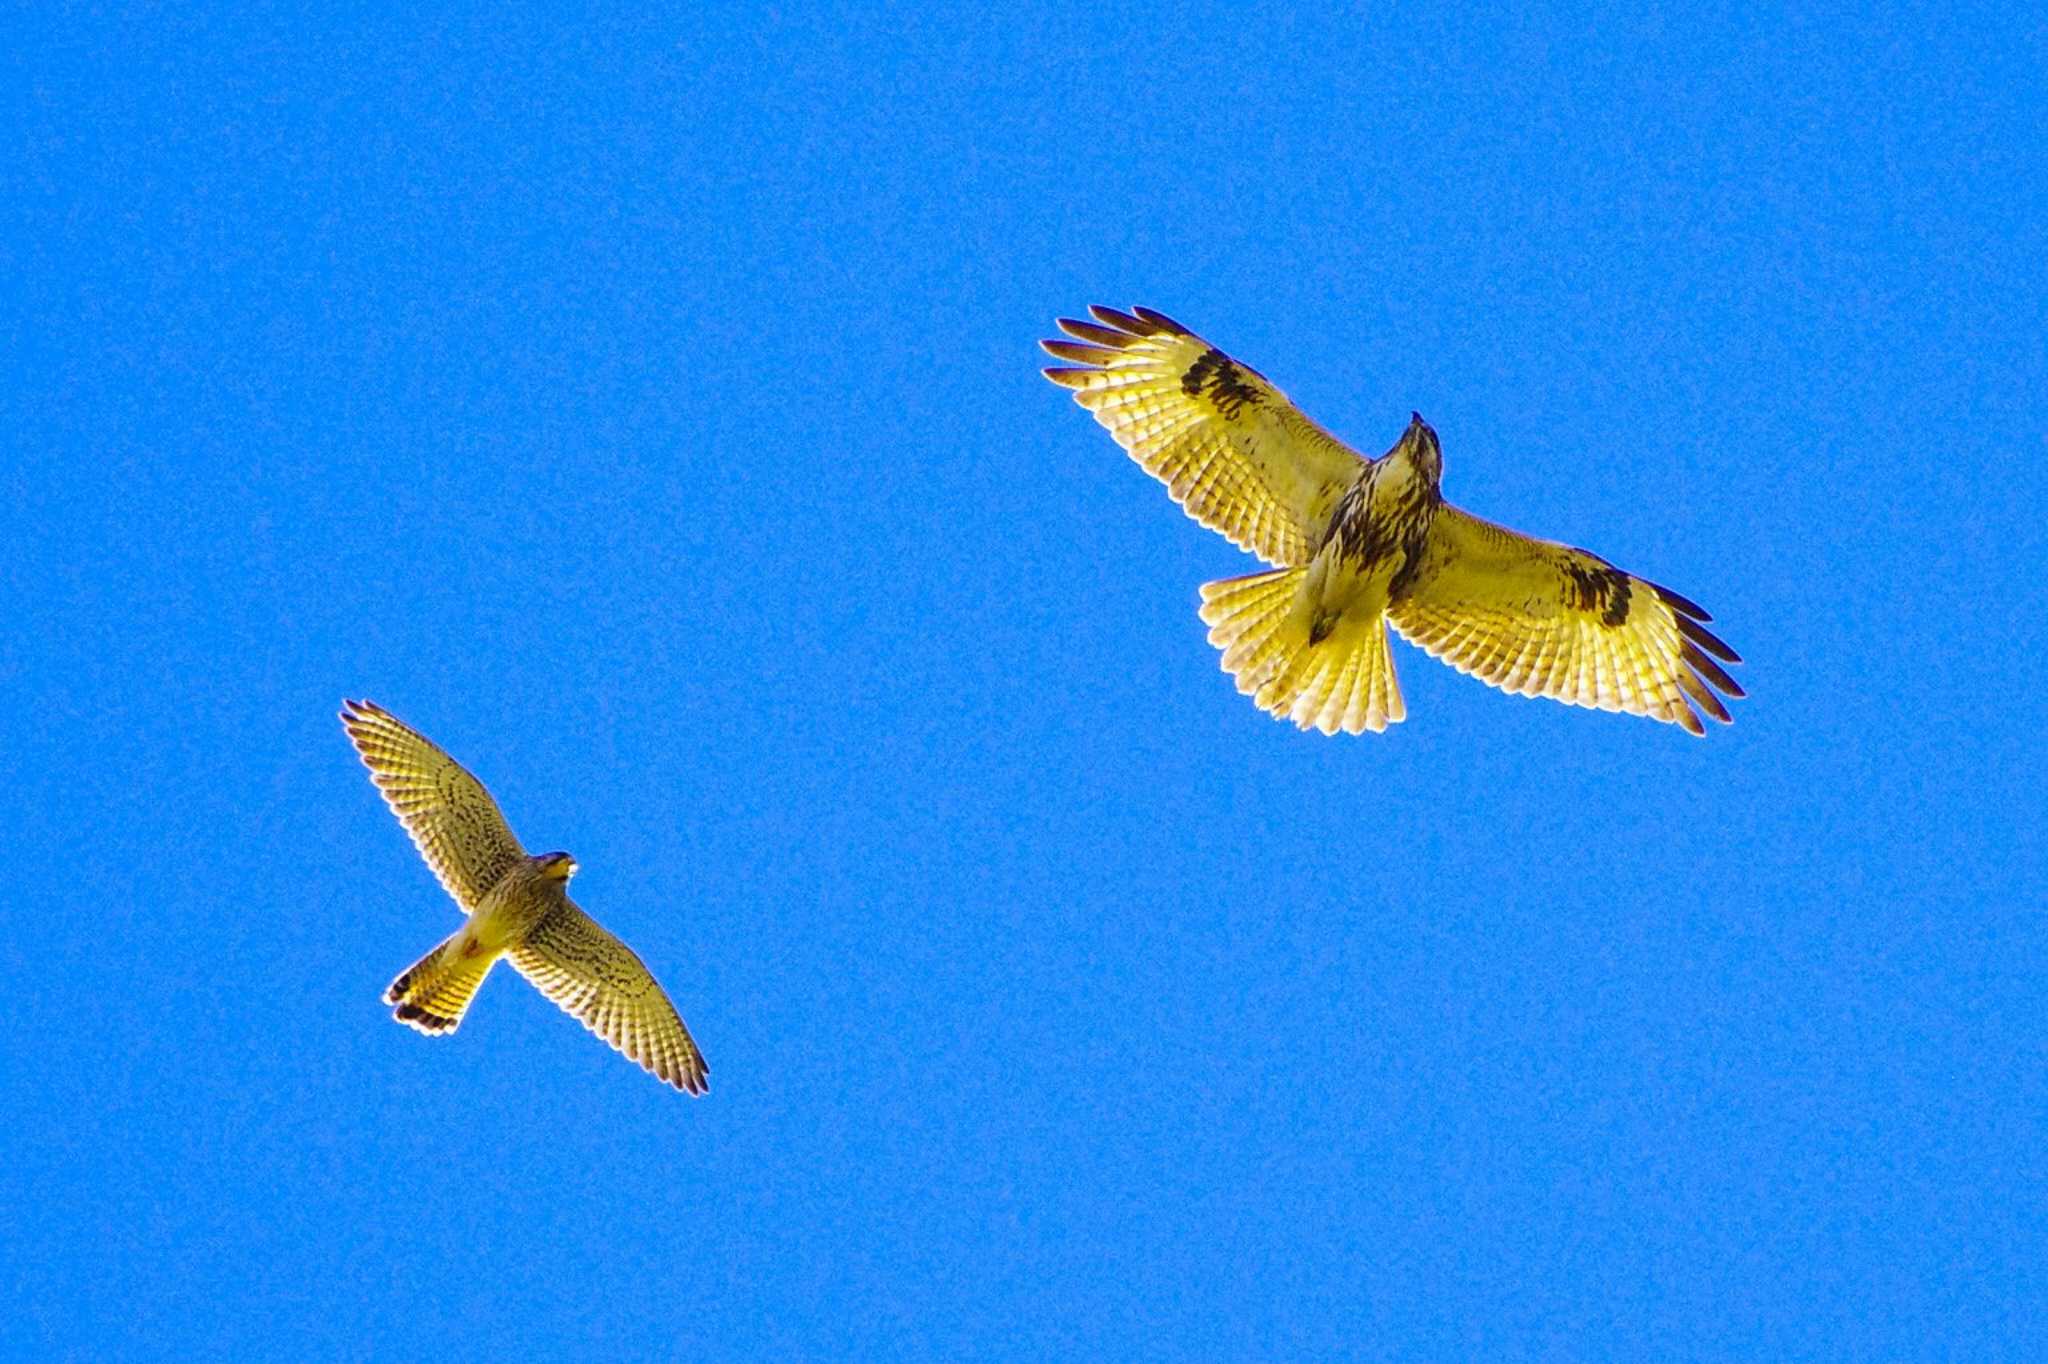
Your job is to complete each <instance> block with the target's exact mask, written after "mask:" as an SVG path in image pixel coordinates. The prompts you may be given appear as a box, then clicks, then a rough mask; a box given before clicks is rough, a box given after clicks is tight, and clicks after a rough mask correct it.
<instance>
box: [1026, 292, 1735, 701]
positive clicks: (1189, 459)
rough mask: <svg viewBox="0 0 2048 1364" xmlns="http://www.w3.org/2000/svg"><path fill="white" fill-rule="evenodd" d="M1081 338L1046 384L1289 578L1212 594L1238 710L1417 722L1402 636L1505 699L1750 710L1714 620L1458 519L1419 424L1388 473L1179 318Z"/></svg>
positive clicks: (1434, 446)
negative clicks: (1397, 638) (1397, 673)
mask: <svg viewBox="0 0 2048 1364" xmlns="http://www.w3.org/2000/svg"><path fill="white" fill-rule="evenodd" d="M1089 311H1090V312H1091V314H1093V316H1094V319H1095V320H1094V321H1092V322H1082V321H1077V320H1075V319H1072V318H1061V319H1060V320H1059V326H1060V329H1061V330H1062V331H1064V332H1065V333H1067V335H1068V336H1069V337H1072V338H1074V339H1073V340H1056V341H1044V342H1041V343H1040V344H1041V345H1043V346H1044V347H1045V349H1046V350H1047V351H1048V352H1049V353H1051V354H1052V355H1054V356H1056V357H1058V358H1059V359H1062V360H1066V361H1069V362H1071V364H1070V365H1067V366H1057V367H1053V368H1050V369H1047V370H1046V371H1045V375H1046V377H1047V378H1048V379H1051V380H1052V381H1053V382H1054V383H1056V384H1059V385H1060V386H1061V387H1063V388H1067V389H1070V390H1072V391H1073V394H1074V399H1075V401H1076V402H1078V403H1080V404H1081V406H1082V407H1084V408H1086V409H1088V411H1089V412H1090V413H1092V414H1093V415H1094V417H1095V420H1096V421H1098V422H1100V423H1101V424H1102V425H1103V426H1104V427H1105V428H1106V429H1107V430H1108V431H1109V433H1110V434H1111V435H1112V436H1114V437H1116V440H1117V443H1118V444H1120V445H1122V446H1123V447H1124V449H1125V450H1126V451H1127V452H1129V454H1130V456H1131V458H1132V459H1134V460H1136V461H1137V462H1138V463H1139V464H1140V465H1141V466H1143V467H1144V469H1145V470H1146V471H1147V472H1149V473H1151V474H1152V475H1153V476H1154V477H1156V478H1158V479H1159V480H1160V481H1161V482H1162V483H1164V484H1166V486H1167V491H1168V492H1169V493H1171V494H1172V496H1173V499H1174V500H1175V501H1176V502H1178V503H1180V504H1181V506H1182V507H1183V508H1184V509H1185V510H1186V512H1187V514H1188V515H1189V516H1191V517H1193V518H1194V519H1195V520H1197V521H1200V522H1201V523H1202V524H1203V525H1205V526H1208V527H1210V528H1211V529H1213V530H1217V531H1220V532H1222V534H1223V535H1225V536H1226V537H1228V538H1229V539H1230V541H1231V542H1232V543H1233V544H1236V545H1238V546H1239V547H1240V548H1243V549H1247V550H1250V551H1251V552H1253V553H1254V554H1257V555H1258V556H1259V557H1260V558H1262V559H1264V560H1266V561H1267V562H1268V563H1270V564H1274V565H1276V569H1275V571H1273V572H1269V573H1257V574H1252V575H1249V576H1247V577H1243V578H1231V579H1225V580H1223V581H1220V582H1212V583H1205V584H1204V585H1203V587H1202V603H1203V604H1202V611H1201V614H1202V619H1203V621H1204V622H1206V623H1207V624H1208V625H1209V626H1210V631H1209V639H1210V641H1211V642H1212V643H1214V644H1215V645H1216V646H1217V647H1218V648H1220V649H1221V650H1222V651H1223V667H1224V670H1225V671H1227V672H1229V673H1230V674H1231V675H1232V676H1233V677H1235V678H1236V680H1237V686H1238V690H1240V691H1242V692H1246V693H1249V694H1250V695H1252V696H1253V698H1254V699H1255V700H1256V702H1257V703H1258V705H1259V706H1260V707H1261V708H1262V709H1264V710H1267V711H1270V712H1271V713H1272V714H1274V715H1276V716H1280V717H1283V718H1287V719H1292V720H1293V721H1294V722H1295V723H1296V724H1298V725H1300V726H1301V727H1302V728H1303V729H1307V728H1310V727H1314V728H1316V729H1320V730H1322V731H1323V732H1324V733H1326V734H1330V733H1335V732H1337V731H1338V730H1343V731H1346V732H1349V733H1354V734H1355V733H1358V732H1359V731H1361V730H1375V731H1377V730H1381V729H1384V728H1385V727H1386V726H1387V725H1388V724H1390V723H1393V722H1395V721H1398V720H1401V719H1403V718H1404V717H1405V716H1406V713H1407V712H1406V707H1405V705H1404V703H1403V702H1402V699H1401V691H1400V687H1399V685H1398V684H1397V683H1396V681H1395V679H1394V669H1393V658H1392V655H1391V654H1390V652H1389V651H1388V649H1387V642H1386V630H1385V624H1387V623H1390V624H1392V626H1393V627H1394V628H1395V629H1396V630H1398V631H1399V632H1400V633H1401V634H1402V635H1403V636H1405V637H1406V638H1407V639H1409V640H1410V641H1411V642H1413V643H1415V644H1417V645H1419V646H1421V647H1422V648H1423V649H1425V650H1426V651H1428V652H1429V653H1430V654H1432V655H1434V656H1435V657H1437V658H1440V659H1442V660H1444V661H1445V662H1447V663H1449V664H1450V665H1451V666H1452V667H1454V668H1457V669H1458V670H1460V671H1461V672H1468V673H1471V674H1473V675H1474V676H1476V677H1478V678H1480V679H1481V680H1483V681H1485V682H1488V683H1490V684H1491V685H1493V686H1496V687H1499V688H1501V689H1502V690H1503V691H1507V692H1511V693H1516V694H1520V695H1526V696H1548V697H1551V698H1553V699H1555V700H1559V701H1564V702H1566V703H1568V704H1571V705H1579V706H1592V707H1597V708H1599V709H1602V710H1619V711H1626V712H1628V713H1630V714H1633V715H1646V716H1649V717H1650V718H1652V719H1656V720H1662V721H1665V722H1667V723H1671V724H1677V725H1681V726H1683V727H1684V728H1685V729H1686V730H1687V731H1689V732H1690V733H1692V734H1695V735H1699V734H1704V733H1705V732H1706V727H1705V726H1704V725H1703V724H1702V723H1701V722H1700V717H1699V714H1698V711H1696V710H1695V709H1694V707H1695V706H1697V707H1698V709H1699V710H1703V711H1705V712H1706V713H1707V714H1708V715H1711V716H1712V717H1713V718H1715V719H1716V720H1719V721H1722V722H1723V723H1726V722H1728V721H1729V720H1730V718H1731V717H1730V716H1729V713H1728V708H1727V706H1726V705H1724V704H1723V703H1722V701H1721V698H1720V696H1718V695H1716V694H1715V693H1716V690H1717V689H1718V691H1720V692H1722V693H1725V694H1726V695H1728V696H1732V697H1739V696H1741V695H1743V691H1742V688H1741V687H1740V686H1739V685H1737V684H1736V682H1735V680H1734V679H1733V678H1732V677H1730V676H1729V675H1728V673H1727V671H1726V670H1725V669H1723V668H1722V667H1721V664H1720V663H1717V662H1716V661H1715V660H1716V659H1719V660H1721V662H1725V663H1737V662H1740V661H1741V660H1740V659H1739V658H1738V657H1737V655H1736V653H1735V651H1734V650H1733V649H1730V648H1729V647H1728V646H1727V645H1726V644H1724V643H1722V642H1721V641H1720V639H1718V638H1716V637H1715V635H1714V634H1713V633H1712V632H1711V631H1709V630H1708V629H1707V628H1706V625H1705V622H1706V621H1708V620H1710V619H1711V617H1710V616H1708V615H1707V613H1706V612H1705V611H1703V610H1701V609H1700V608H1699V607H1698V606H1696V605H1694V604H1693V603H1692V602H1690V601H1688V600H1687V599H1686V598H1684V597H1681V596H1679V595H1678V594H1677V593H1676V592H1672V591H1670V590H1669V589H1668V588H1663V587H1658V586H1657V585H1655V584H1654V583H1650V582H1646V581H1645V580H1643V579H1641V578H1638V577H1635V576H1634V575H1632V574H1629V573H1626V572H1624V571H1623V570H1621V569H1618V568H1616V567H1614V565H1612V564H1610V563H1608V562H1607V561H1606V560H1605V559H1602V558H1600V557H1599V556H1598V555H1596V554H1592V553H1589V552H1588V551H1586V550H1582V549H1573V548H1571V547H1570V546H1568V545H1562V544H1558V543H1556V542H1554V541H1550V540H1539V539H1535V538H1533V537H1530V536H1526V535H1521V534H1518V533H1517V532H1515V531H1511V530H1508V529H1506V528H1504V527H1501V526H1496V525H1494V524H1492V523H1491V522H1488V521H1483V520H1481V519H1479V518H1478V517H1476V516H1472V515H1470V514H1469V513H1467V512H1463V511H1460V510H1459V509H1458V508H1456V507H1453V506H1450V505H1448V504H1446V503H1445V502H1444V501H1443V496H1442V492H1441V483H1442V477H1443V453H1442V449H1441V447H1440V446H1439V444H1438V442H1437V438H1436V433H1435V432H1434V431H1432V430H1431V429H1430V428H1429V425H1428V424H1427V423H1426V422H1424V421H1423V420H1422V417H1421V415H1420V414H1415V415H1413V416H1412V418H1411V420H1410V421H1409V424H1408V429H1407V430H1406V431H1404V432H1403V433H1402V435H1401V438H1400V439H1399V440H1397V441H1396V442H1395V443H1394V445H1393V447H1392V448H1391V449H1389V450H1388V451H1387V453H1386V454H1385V455H1382V456H1381V457H1379V458H1378V459H1367V458H1365V457H1363V456H1361V455H1359V454H1358V453H1357V452H1356V451H1354V450H1352V449H1351V448H1350V447H1349V446H1347V445H1345V444H1344V443H1343V442H1342V441H1339V440H1338V439H1337V438H1336V437H1335V436H1332V435H1331V434H1330V433H1329V432H1327V431H1325V430H1324V429H1323V428H1322V427H1320V426H1318V425H1316V423H1314V422H1313V421H1311V420H1309V418H1308V417H1307V416H1305V415H1304V414H1303V413H1302V412H1301V410H1300V409H1299V408H1297V407H1296V406H1295V405H1294V404H1293V403H1292V402H1290V401H1288V399H1287V396H1286V395H1285V394H1284V393H1282V392H1281V391H1280V390H1279V389H1278V388H1276V387H1274V386H1273V385H1272V384H1271V383H1270V382H1268V381H1267V379H1266V378H1265V377H1264V376H1263V375H1261V374H1260V373H1258V371H1256V370H1254V369H1252V368H1251V367H1249V366H1248V365H1244V364H1242V363H1240V362H1238V361H1236V360H1233V359H1232V358H1230V357H1229V356H1228V355H1225V354H1224V353H1223V352H1222V351H1220V350H1218V349H1216V348H1215V347H1214V346H1211V345H1210V344H1209V343H1208V342H1206V341H1204V340H1202V339H1201V338H1200V337H1198V336H1196V335H1195V334H1194V333H1192V332H1190V331H1189V330H1188V329H1187V328H1185V327H1183V326H1181V325H1180V324H1179V323H1177V322H1175V321H1174V320H1173V319H1171V318H1169V317H1167V316H1165V315H1164V314H1162V313H1157V312H1154V311H1153V310H1151V309H1149V308H1137V309H1134V310H1133V311H1131V312H1129V313H1124V312H1119V311H1117V310H1116V309H1114V308H1102V307H1095V308H1091V309H1090V310H1089Z"/></svg>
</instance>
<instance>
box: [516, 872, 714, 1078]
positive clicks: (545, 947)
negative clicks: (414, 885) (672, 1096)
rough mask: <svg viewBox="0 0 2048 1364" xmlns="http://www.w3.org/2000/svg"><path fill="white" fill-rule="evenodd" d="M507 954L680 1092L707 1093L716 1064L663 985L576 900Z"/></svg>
mask: <svg viewBox="0 0 2048 1364" xmlns="http://www.w3.org/2000/svg"><path fill="white" fill-rule="evenodd" d="M506 956H507V957H508V958H510V960H511V962H512V964H513V965H514V966H515V967H517V968H519V974H520V975H522V976H525V977H526V978H527V979H528V980H530V981H532V982H533V984H534V988H535V989H537V990H539V991H540V992H541V993H542V994H544V995H546V996H547V997H548V998H549V999H552V1000H553V1001H554V1002H555V1003H557V1004H559V1005H561V1006H562V1008H563V1010H564V1011H565V1012H567V1013H569V1014H571V1015H573V1016H574V1017H576V1018H577V1019H578V1020H580V1021H581V1022H582V1024H583V1026H584V1027H586V1028H588V1029H590V1030H591V1031H592V1032H594V1033H596V1034H597V1035H598V1036H599V1037H602V1038H603V1039H604V1040H605V1041H607V1042H609V1043H611V1045H612V1047H613V1048H614V1049H615V1050H617V1051H620V1052H623V1053H624V1054H625V1055H627V1056H629V1057H631V1058H632V1059H633V1060H635V1061H638V1062H639V1063H640V1064H641V1066H643V1067H644V1068H645V1069H646V1070H647V1071H648V1073H649V1074H651V1075H654V1076H656V1077H657V1078H659V1079H663V1080H666V1081H668V1083H670V1084H672V1085H674V1086H675V1087H676V1088H677V1089H680V1090H684V1091H686V1092H688V1093H691V1094H702V1093H704V1092H705V1091H706V1090H708V1089H709V1088H710V1087H711V1082H710V1080H709V1079H708V1078H706V1077H708V1076H709V1074H710V1073H711V1067H710V1066H708V1065H706V1064H704V1054H703V1053H702V1052H700V1051H698V1050H697V1044H696V1043H695V1042H693V1041H691V1040H690V1030H689V1029H688V1028H685V1027H684V1026H683V1020H682V1019H681V1018H679V1017H677V1016H676V1008H675V1005H673V1004H671V1003H669V1002H668V996H667V995H665V994H663V993H662V992H661V986H659V985H657V984H656V983H655V981H654V976H653V975H652V974H651V973H649V971H648V970H647V967H646V966H645V965H644V964H642V962H641V960H640V958H639V957H637V956H635V955H633V949H632V948H630V947H628V946H626V945H625V944H624V943H622V942H620V941H619V940H618V939H617V938H615V937H613V936H612V935H611V934H610V933H608V932H606V931H605V930H604V928H603V927H602V926H601V925H600V924H599V923H598V922H597V920H595V919H593V918H591V917H590V916H589V915H588V914H585V913H584V912H583V911H582V910H580V909H578V908H577V907H576V906H575V905H574V904H573V903H572V902H570V901H568V900H564V901H562V903H561V904H560V905H559V906H558V907H556V908H555V909H552V910H550V911H549V912H548V915H547V917H546V918H544V919H542V920H541V921H540V922H539V923H538V924H536V925H535V926H534V928H533V931H532V932H530V933H529V934H527V936H526V940H525V941H524V942H521V943H519V944H518V945H516V946H514V947H513V948H511V949H510V950H509V951H508V952H507V953H506Z"/></svg>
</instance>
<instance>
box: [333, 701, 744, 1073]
mask: <svg viewBox="0 0 2048 1364" xmlns="http://www.w3.org/2000/svg"><path fill="white" fill-rule="evenodd" d="M341 705H342V709H341V723H342V726H343V727H344V728H345V729H347V730H348V737H349V740H350V742H352V743H353V744H354V745H355V747H356V752H357V753H359V754H360V755H362V759H363V763H364V765H365V766H367V767H368V768H369V769H370V779H371V780H372V781H374V782H375V783H376V784H377V789H378V790H379V791H381V792H383V793H384V800H385V803H386V804H388V805H390V807H391V812H392V813H393V814H395V815H397V816H398V822H399V823H401V824H403V825H404V826H405V831H406V832H407V833H408V834H410V835H412V841H413V844H414V846H416V847H417V848H418V849H419V850H420V856H422V857H424V858H425V859H426V861H427V865H428V866H429V867H432V868H433V870H434V875H435V876H437V877H439V878H440V880H441V884H442V886H443V887H445V888H446V889H447V891H448V893H449V894H450V895H452V896H454V897H455V903H456V904H458V905H460V906H461V907H462V912H463V913H465V914H467V915H469V922H468V923H467V924H464V925H463V926H462V928H461V929H460V930H459V931H458V932H456V933H455V934H454V936H452V937H450V938H449V939H448V940H447V941H446V942H444V943H442V944H441V945H440V946H439V947H436V948H435V949H434V950H433V951H431V952H429V953H427V955H426V956H424V957H421V958H420V959H419V960H418V961H417V962H415V963H413V965H412V966H411V967H410V968H408V969H407V970H406V971H405V973H404V974H402V975H400V976H399V978H398V979H397V980H394V981H392V982H391V988H390V989H389V990H386V991H385V992H384V1002H385V1003H387V1004H395V1005H396V1006H397V1008H396V1010H395V1011H394V1014H395V1016H396V1017H397V1019H398V1021H399V1022H401V1023H406V1024H409V1025H411V1026H412V1027H414V1028H417V1029H419V1030H420V1031H421V1032H423V1033H428V1034H430V1035H436V1036H438V1035H441V1034H444V1033H451V1032H454V1031H455V1029H456V1028H457V1026H459V1025H460V1024H461V1022H462V1016H463V1014H464V1013H466V1012H467V1011H468V1009H469V1003H470V1001H471V1000H472V999H474V998H475V997H476V991H477V987H478V986H480V985H482V984H483V983H484V977H485V976H487V975H489V974H490V971H491V967H493V966H495V965H496V964H497V962H498V958H500V957H507V958H510V960H511V962H512V965H513V967H514V968H515V969H516V970H517V971H518V972H519V974H520V975H522V976H525V977H526V978H527V979H528V980H530V981H532V982H533V984H534V987H535V988H536V989H538V990H539V991H540V992H541V993H542V994H544V995H546V996H547V997H548V998H549V999H551V1000H553V1001H554V1002H555V1003H557V1004H559V1005H561V1006H562V1008H563V1009H564V1010H565V1011H566V1012H568V1013H569V1014H571V1015H573V1016H574V1017H575V1018H577V1019H578V1020H579V1021H580V1022H581V1023H582V1024H583V1026H584V1027H586V1028H588V1029H590V1030H591V1031H592V1032H594V1033H596V1034H597V1035H598V1036H599V1037H602V1038H603V1039H604V1040H605V1041H607V1042H609V1043H611V1045H612V1046H613V1047H614V1048H616V1049H617V1050H619V1051H621V1052H623V1053H625V1055H627V1056H629V1057H631V1058H632V1059H633V1060H635V1061H638V1062H639V1063H640V1064H641V1065H642V1066H643V1067H645V1068H646V1069H647V1071H648V1072H649V1073H650V1074H652V1075H654V1076H655V1077H656V1078H658V1079H662V1080H666V1081H667V1082H668V1083H669V1084H672V1085H674V1086H675V1087H676V1088H677V1089H680V1090H684V1091H686V1092H688V1093H691V1094H702V1093H704V1092H705V1091H706V1090H707V1089H708V1088H709V1087H710V1081H709V1080H708V1079H707V1078H706V1077H707V1076H708V1075H709V1073H710V1070H711V1067H709V1066H707V1065H706V1064H705V1063H704V1054H703V1053H702V1052H700V1051H698V1050H697V1044H696V1043H695V1042H693V1041H691V1040H690V1032H689V1029H687V1028H685V1027H684V1026H683V1020H682V1019H680V1018H678V1017H677V1016H676V1010H675V1006H674V1005H673V1004H670V1003H669V1002H668V996H667V995H665V994H663V993H662V992H661V987H660V986H659V985H657V984H655V983H654V977H653V976H652V975H650V974H648V970H647V968H646V966H644V965H643V964H642V963H641V961H640V958H638V957H636V956H634V955H633V950H632V949H631V948H629V947H627V946H626V945H625V944H624V943H622V942H620V941H619V940H618V939H617V938H615V937H613V936H612V935H611V934H609V933H607V932H606V931H605V930H604V929H603V928H601V927H600V926H599V925H598V923H597V921H596V920H595V919H593V918H591V917H590V916H589V915H588V914H585V913H584V912H583V911H582V910H580V909H578V908H577V907H576V905H575V903H574V902H573V901H571V900H570V899H569V892H568V884H569V878H570V877H571V876H573V875H575V873H576V861H575V859H574V858H572V857H570V856H569V854H567V853H564V852H551V853H543V854H541V855H540V856H539V857H528V856H527V855H526V850H525V849H524V848H522V847H520V846H519V840H518V839H517V838H515V837H513V835H512V829H511V827H510V826H509V825H507V824H506V823H505V817H504V816H503V815H502V814H500V813H499V812H498V806H497V802H495V801H493V800H492V799H491V795H490V792H488V791H486V790H484V788H483V784H482V783H481V782H479V781H478V780H477V779H476V778H475V777H472V776H471V775H469V773H468V772H466V771H464V770H463V769H462V767H461V765H460V764H458V763H457V762H456V761H455V760H454V759H453V758H451V757H449V756H448V755H447V754H446V753H443V752H442V751H441V750H440V749H439V748H436V747H435V746H434V745H433V743H431V742H430V741H429V740H428V739H427V738H426V737H425V736H424V735H421V734H419V733H417V732H416V731H414V730H412V729H410V728H408V727H407V726H406V725H404V724H403V723H401V722H400V721H399V719H398V718H397V717H396V716H394V715H392V714H391V713H390V712H389V711H387V710H384V709H383V708H382V707H380V706H375V705H372V704H371V703H370V702H368V701H344V702H342V703H341Z"/></svg>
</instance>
